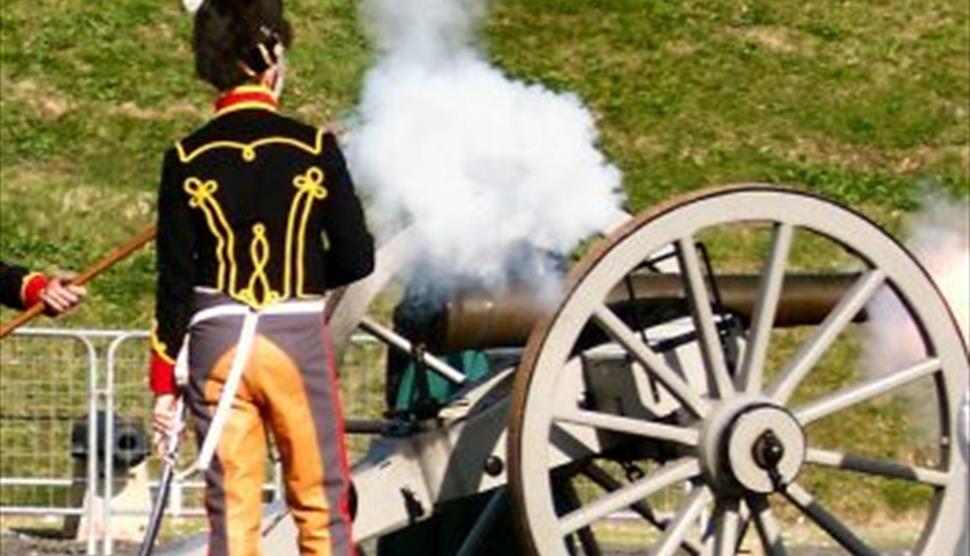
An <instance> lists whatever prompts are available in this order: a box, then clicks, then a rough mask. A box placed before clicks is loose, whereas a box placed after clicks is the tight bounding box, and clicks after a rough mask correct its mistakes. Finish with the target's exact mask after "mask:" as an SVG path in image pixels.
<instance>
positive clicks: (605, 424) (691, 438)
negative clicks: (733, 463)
mask: <svg viewBox="0 0 970 556" xmlns="http://www.w3.org/2000/svg"><path fill="white" fill-rule="evenodd" d="M554 420H556V421H560V422H564V423H572V424H575V425H585V426H590V427H593V428H596V429H604V430H609V431H613V432H622V433H627V434H635V435H637V436H645V437H647V438H650V439H653V440H666V441H667V442H674V443H676V444H683V445H684V446H696V445H697V439H698V433H697V430H696V429H689V428H684V427H677V426H673V425H665V424H663V423H654V422H651V421H645V420H642V419H633V418H630V417H621V416H619V415H610V414H609V413H601V412H598V411H586V410H571V411H567V412H562V413H559V414H557V415H556V416H555V417H554Z"/></svg>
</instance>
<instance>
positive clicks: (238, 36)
mask: <svg viewBox="0 0 970 556" xmlns="http://www.w3.org/2000/svg"><path fill="white" fill-rule="evenodd" d="M292 40H293V33H292V29H291V28H290V24H289V22H288V21H286V19H285V18H284V17H283V2H282V0H205V1H204V2H203V3H202V6H200V7H199V11H198V12H197V13H196V14H195V29H194V31H193V34H192V49H193V50H194V51H195V71H196V73H197V74H198V76H199V77H200V78H202V79H203V80H205V81H208V82H209V83H211V84H212V85H213V86H215V88H216V89H219V90H220V91H225V90H228V89H231V88H233V87H235V86H237V85H241V84H243V83H245V82H246V81H249V80H250V79H251V77H250V76H249V75H247V74H246V72H245V71H244V70H243V69H242V68H241V67H240V62H242V63H244V64H246V66H248V67H250V68H252V69H253V70H254V71H256V72H257V73H259V72H261V71H263V70H265V69H266V65H265V62H263V56H262V55H261V54H260V45H262V46H263V47H264V48H265V50H267V51H268V52H272V51H273V46H275V45H276V44H277V43H282V44H283V46H285V47H287V48H289V46H290V44H291V43H292Z"/></svg>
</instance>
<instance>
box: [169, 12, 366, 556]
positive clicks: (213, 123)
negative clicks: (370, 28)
mask: <svg viewBox="0 0 970 556" xmlns="http://www.w3.org/2000/svg"><path fill="white" fill-rule="evenodd" d="M194 23H195V28H194V38H193V43H194V44H193V47H194V52H195V62H196V71H197V73H198V75H199V76H200V77H201V78H202V79H204V80H205V81H207V82H209V83H210V84H212V85H213V86H214V87H215V88H216V89H218V90H219V92H220V95H219V98H218V101H217V102H216V105H215V116H214V117H213V118H212V119H211V120H210V121H209V122H208V123H207V124H205V125H204V126H202V127H201V128H200V129H198V130H197V131H195V132H194V133H192V134H191V135H189V136H188V137H185V138H184V139H182V140H180V141H178V142H177V143H176V144H175V146H174V147H172V148H171V149H169V150H168V151H167V152H166V153H165V156H164V161H163V164H162V177H161V184H160V189H159V195H158V239H157V249H158V283H157V289H156V325H155V327H154V328H153V334H152V351H151V369H150V385H151V389H152V390H153V391H154V393H155V395H156V402H155V419H154V428H155V431H156V436H157V437H158V436H159V435H161V434H163V433H165V432H166V431H168V430H169V427H170V426H171V424H172V421H173V408H174V407H175V401H176V400H177V396H178V395H179V390H178V388H177V386H176V379H175V373H174V366H175V362H176V359H177V358H178V355H179V354H180V350H181V349H182V347H183V344H184V343H186V342H187V343H188V349H187V353H188V356H187V360H188V384H187V388H186V389H185V390H186V398H187V399H186V401H187V407H188V409H189V411H190V413H191V415H192V417H193V422H194V423H195V426H196V432H197V435H198V438H199V439H200V442H202V447H201V449H200V452H201V453H202V454H204V453H205V451H206V448H207V443H208V444H210V445H211V447H212V459H211V463H210V464H209V465H208V467H207V470H206V472H205V481H206V510H207V513H208V516H209V525H210V534H209V554H210V555H211V556H250V555H257V554H259V544H260V518H261V503H262V484H263V480H264V465H265V463H266V461H267V437H266V434H267V432H266V431H267V430H268V431H269V432H270V433H272V435H273V439H274V441H275V445H276V447H277V449H278V450H279V454H280V456H281V459H282V462H283V469H284V475H285V484H286V491H287V494H286V496H287V502H288V504H289V507H290V509H291V511H292V515H293V518H294V520H295V522H296V525H297V528H298V530H299V539H298V544H299V547H300V553H301V554H302V555H303V556H322V555H328V556H330V555H333V556H336V555H339V556H348V555H350V554H352V553H353V547H352V539H351V532H350V516H349V507H348V506H349V494H350V493H349V486H350V483H349V476H348V469H347V461H346V456H345V453H344V439H343V435H344V431H343V423H342V415H341V408H340V402H339V399H338V392H337V385H336V382H335V369H334V366H333V359H332V355H331V352H330V348H329V346H328V344H327V332H326V327H325V323H324V316H323V295H324V293H325V292H326V291H327V290H328V289H331V288H337V287H340V286H343V285H346V284H348V283H350V282H352V281H355V280H358V279H360V278H362V277H364V276H366V275H368V274H369V273H370V272H371V271H372V269H373V264H374V247H373V239H372V237H371V235H370V234H369V233H368V231H367V228H366V225H365V221H364V215H363V211H362V208H361V205H360V202H359V200H358V198H357V196H356V194H355V192H354V187H353V184H352V183H351V179H350V176H349V174H348V171H347V168H346V165H345V162H344V159H343V156H342V154H341V152H340V148H339V147H338V145H337V140H336V138H335V137H334V135H333V134H332V133H330V132H328V131H327V130H326V129H323V128H314V127H311V126H308V125H304V124H302V123H300V122H298V121H296V120H293V119H290V118H288V117H285V116H282V115H280V114H279V113H278V111H277V110H278V106H277V104H278V101H279V93H280V91H281V85H282V79H283V75H282V72H283V51H284V48H286V47H288V46H289V45H290V35H291V33H290V27H289V25H288V23H287V21H286V20H285V19H284V17H283V14H282V6H281V4H280V0H249V1H245V0H205V1H204V2H203V3H202V4H201V6H200V8H199V11H198V12H197V13H196V15H195V22H194ZM223 399H228V400H229V402H228V403H227V405H226V409H227V411H226V412H225V420H224V421H220V419H221V417H220V412H219V407H220V401H221V400H223ZM210 430H211V432H212V435H211V436H210V435H209V433H210ZM203 439H205V441H203ZM212 439H218V441H217V443H215V444H212V442H213V440H212ZM201 457H203V456H202V455H200V458H201Z"/></svg>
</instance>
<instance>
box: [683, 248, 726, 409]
mask: <svg viewBox="0 0 970 556" xmlns="http://www.w3.org/2000/svg"><path fill="white" fill-rule="evenodd" d="M677 256H678V258H679V259H680V268H681V270H682V271H683V274H684V277H685V278H686V279H687V282H686V284H685V288H686V290H687V299H688V301H689V304H690V312H691V317H692V318H693V320H694V330H696V331H697V334H698V339H699V340H700V347H701V355H702V356H703V357H704V366H705V367H706V368H707V372H708V373H710V377H711V379H712V380H711V384H712V386H713V387H714V388H715V389H716V396H717V397H718V398H721V399H724V398H728V397H730V396H731V395H732V394H734V383H733V382H732V381H731V375H730V373H728V369H727V362H726V361H725V358H724V347H723V346H722V345H721V338H720V335H719V334H718V333H717V326H716V324H715V322H714V312H713V311H712V310H711V300H710V296H709V295H708V292H707V284H706V282H705V280H704V274H703V273H702V272H701V265H700V259H699V258H698V256H697V248H696V247H695V246H694V238H693V237H684V238H680V239H679V240H677Z"/></svg>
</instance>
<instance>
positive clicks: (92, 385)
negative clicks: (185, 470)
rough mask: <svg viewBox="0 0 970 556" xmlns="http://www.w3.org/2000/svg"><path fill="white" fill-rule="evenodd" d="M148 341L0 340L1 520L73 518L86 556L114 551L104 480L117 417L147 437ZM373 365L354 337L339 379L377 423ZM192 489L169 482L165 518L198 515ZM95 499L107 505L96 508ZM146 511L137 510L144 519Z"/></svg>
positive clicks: (377, 357)
mask: <svg viewBox="0 0 970 556" xmlns="http://www.w3.org/2000/svg"><path fill="white" fill-rule="evenodd" d="M147 338H148V334H147V333H146V332H144V331H113V330H66V329H50V328H33V329H23V330H19V331H17V332H16V333H15V334H14V335H13V336H11V337H10V338H7V339H5V340H4V341H3V342H2V343H0V369H2V374H0V515H34V516H63V517H64V518H65V519H75V520H80V521H81V522H82V523H83V524H84V527H85V529H86V530H85V531H84V533H85V534H86V537H87V553H88V554H89V555H95V554H104V555H110V554H112V553H113V546H112V545H113V540H112V518H113V517H118V516H119V515H121V513H120V512H119V510H118V509H116V508H113V507H112V502H111V501H112V498H113V495H114V489H115V487H116V484H115V482H116V481H114V480H107V479H106V478H109V477H114V476H115V475H114V472H115V469H114V465H115V455H116V446H115V444H114V442H113V439H114V438H115V429H116V425H117V424H118V422H117V421H116V419H122V420H123V422H124V423H125V424H126V426H134V427H135V428H141V429H142V430H143V431H144V433H145V434H146V435H150V423H151V420H150V417H151V409H152V398H151V394H150V392H149V390H148V385H147V368H148V342H147ZM381 369H383V350H381V349H380V347H379V345H378V344H377V343H376V342H374V341H373V339H371V338H369V337H366V336H362V337H356V338H354V343H353V346H352V347H351V348H350V349H349V350H348V351H347V353H346V354H345V356H344V359H343V363H342V365H341V373H340V376H341V380H340V389H341V393H342V396H343V404H344V410H345V413H346V415H347V417H348V418H354V419H375V418H378V417H380V412H381V408H382V407H383V403H384V402H383V393H382V388H383V377H382V376H381V374H382V373H381V371H380V370H381ZM99 413H100V414H101V419H102V421H103V428H101V427H100V426H89V427H87V429H88V434H87V435H86V436H87V437H86V439H84V438H78V437H76V438H74V439H73V440H74V442H73V445H72V431H73V430H74V429H75V428H76V427H78V426H79V423H81V420H82V419H86V420H87V421H86V422H87V423H93V424H97V423H98V419H99ZM75 436H77V435H75ZM79 440H81V441H82V442H83V448H82V447H81V446H78V441H79ZM366 443H367V439H366V438H360V437H356V438H355V437H351V438H349V439H348V448H349V450H350V453H351V456H352V457H353V458H356V457H359V456H360V455H362V454H363V451H364V450H365V449H366ZM183 445H184V446H185V448H186V449H184V450H182V454H181V458H182V460H183V462H185V464H188V463H189V462H191V460H192V458H193V457H194V456H195V453H194V452H195V445H194V443H193V442H185V443H184V444H183ZM79 448H80V449H79ZM99 448H100V450H99ZM72 449H73V456H72ZM271 463H272V469H273V473H272V474H271V479H270V480H269V481H267V483H266V484H265V485H264V488H265V492H266V497H267V499H268V500H274V499H275V498H276V497H279V496H281V495H282V481H281V480H280V468H279V464H278V463H277V462H275V461H273V462H271ZM159 472H160V464H159V462H158V461H157V458H154V457H152V458H150V459H149V462H148V473H149V477H150V479H149V485H150V487H151V488H152V491H153V492H154V490H155V486H156V485H157V481H156V480H153V478H155V477H157V476H158V473H159ZM201 489H202V483H201V481H198V480H195V481H185V482H182V483H178V484H176V485H174V487H173V491H172V495H171V497H170V500H169V504H168V512H169V513H170V515H173V516H177V517H183V518H194V517H200V516H202V515H203V510H202V507H201ZM96 496H97V497H100V498H101V499H103V500H104V501H106V503H104V504H102V505H101V507H97V505H96V504H94V503H93V502H92V501H93V500H94V499H95V498H96ZM148 511H149V508H147V507H145V508H144V510H143V513H144V514H145V515H147V513H148ZM127 513H130V512H127ZM139 513H141V512H139ZM99 541H100V546H99ZM99 549H100V551H99Z"/></svg>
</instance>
